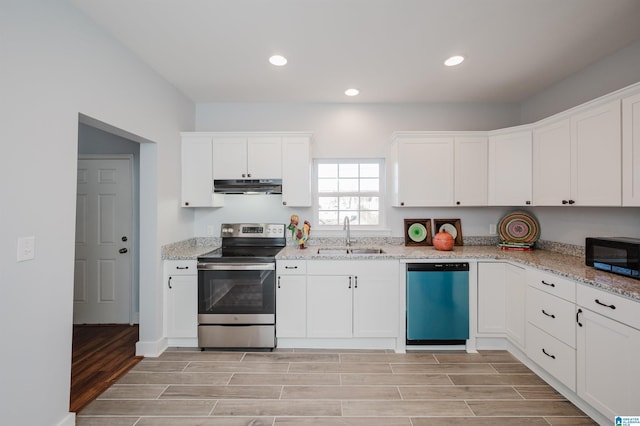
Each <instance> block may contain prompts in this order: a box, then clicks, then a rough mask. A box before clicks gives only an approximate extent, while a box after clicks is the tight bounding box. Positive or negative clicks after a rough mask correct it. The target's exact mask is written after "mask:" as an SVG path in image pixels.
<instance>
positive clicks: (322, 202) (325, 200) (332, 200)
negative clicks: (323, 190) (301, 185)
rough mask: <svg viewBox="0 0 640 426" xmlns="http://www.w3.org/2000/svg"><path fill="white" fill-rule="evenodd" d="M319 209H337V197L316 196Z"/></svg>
mask: <svg viewBox="0 0 640 426" xmlns="http://www.w3.org/2000/svg"><path fill="white" fill-rule="evenodd" d="M318 209H319V210H338V197H318Z"/></svg>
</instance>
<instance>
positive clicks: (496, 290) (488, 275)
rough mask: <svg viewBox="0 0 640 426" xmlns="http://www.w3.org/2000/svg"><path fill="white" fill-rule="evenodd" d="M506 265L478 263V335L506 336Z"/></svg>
mask: <svg viewBox="0 0 640 426" xmlns="http://www.w3.org/2000/svg"><path fill="white" fill-rule="evenodd" d="M505 285H506V282H505V264H504V263H501V262H500V263H489V262H478V333H481V334H491V335H493V334H497V335H500V334H504V332H505V330H506V307H507V300H506V298H507V292H506V289H505Z"/></svg>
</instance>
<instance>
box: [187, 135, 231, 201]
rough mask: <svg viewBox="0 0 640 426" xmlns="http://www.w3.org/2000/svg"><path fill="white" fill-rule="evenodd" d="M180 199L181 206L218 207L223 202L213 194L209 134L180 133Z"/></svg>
mask: <svg viewBox="0 0 640 426" xmlns="http://www.w3.org/2000/svg"><path fill="white" fill-rule="evenodd" d="M180 150H181V154H182V159H181V160H182V201H181V205H182V206H183V207H219V206H221V205H222V204H223V200H222V198H221V197H220V196H219V195H218V194H213V163H212V147H211V136H203V135H187V134H183V135H182V144H181V147H180Z"/></svg>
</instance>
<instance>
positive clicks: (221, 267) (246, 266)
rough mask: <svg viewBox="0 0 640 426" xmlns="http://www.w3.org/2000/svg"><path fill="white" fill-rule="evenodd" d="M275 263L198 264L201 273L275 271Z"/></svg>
mask: <svg viewBox="0 0 640 426" xmlns="http://www.w3.org/2000/svg"><path fill="white" fill-rule="evenodd" d="M275 269H276V265H275V263H198V270H199V271H275Z"/></svg>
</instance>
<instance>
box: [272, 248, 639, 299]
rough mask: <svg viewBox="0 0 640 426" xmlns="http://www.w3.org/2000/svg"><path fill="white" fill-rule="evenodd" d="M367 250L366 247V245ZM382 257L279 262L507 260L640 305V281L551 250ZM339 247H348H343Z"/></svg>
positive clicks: (306, 255)
mask: <svg viewBox="0 0 640 426" xmlns="http://www.w3.org/2000/svg"><path fill="white" fill-rule="evenodd" d="M363 247H365V246H363ZM379 247H380V248H382V249H383V251H384V253H382V254H372V255H363V254H350V255H347V254H318V247H317V246H310V247H308V248H306V249H303V250H301V249H298V248H296V247H286V248H284V249H283V250H282V251H281V252H280V253H278V255H277V256H276V260H287V259H288V260H292V259H301V260H321V259H325V260H330V259H332V260H355V261H357V260H372V259H373V260H375V259H378V260H382V259H399V260H400V261H411V260H431V259H434V260H436V259H437V260H457V259H459V260H462V259H464V260H469V261H474V260H476V261H477V260H483V259H485V260H507V261H512V262H516V263H519V264H522V265H525V266H532V267H535V268H537V269H540V270H543V271H547V272H550V273H553V274H556V275H559V276H562V277H567V278H569V279H572V280H574V281H578V282H581V283H584V284H587V285H590V286H593V287H597V288H600V289H602V290H605V291H608V292H611V293H615V294H617V295H620V296H623V297H627V298H630V299H633V300H635V301H638V302H640V280H635V279H632V278H626V277H623V276H620V275H615V274H611V273H608V272H603V271H598V270H596V269H594V268H592V267H589V266H586V265H585V264H584V257H577V256H571V255H568V254H562V253H557V252H554V251H550V250H539V249H536V250H533V251H529V252H525V251H504V250H500V248H498V247H497V246H456V247H454V249H453V250H452V251H438V250H436V249H435V248H433V247H432V246H424V247H422V246H421V247H405V246H402V245H380V246H379ZM338 248H345V247H344V246H340V247H338Z"/></svg>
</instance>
